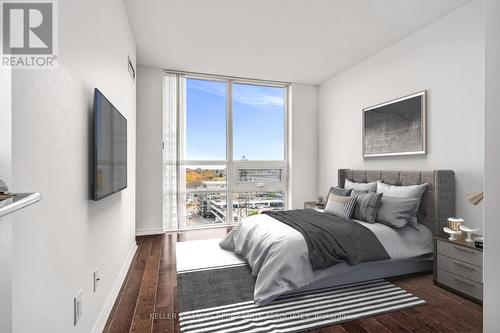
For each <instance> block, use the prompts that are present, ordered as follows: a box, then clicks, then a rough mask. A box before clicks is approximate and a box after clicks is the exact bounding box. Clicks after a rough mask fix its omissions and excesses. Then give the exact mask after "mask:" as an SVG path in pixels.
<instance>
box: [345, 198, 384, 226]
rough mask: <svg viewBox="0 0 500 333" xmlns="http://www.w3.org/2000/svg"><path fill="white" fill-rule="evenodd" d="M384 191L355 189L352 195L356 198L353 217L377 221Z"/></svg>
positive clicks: (372, 221) (371, 221) (370, 221)
mask: <svg viewBox="0 0 500 333" xmlns="http://www.w3.org/2000/svg"><path fill="white" fill-rule="evenodd" d="M382 195H383V193H374V192H366V191H356V190H353V191H352V193H351V197H353V198H356V206H355V207H354V214H353V218H354V219H356V220H361V221H366V222H369V223H375V220H376V219H377V213H378V210H379V208H380V205H381V203H382Z"/></svg>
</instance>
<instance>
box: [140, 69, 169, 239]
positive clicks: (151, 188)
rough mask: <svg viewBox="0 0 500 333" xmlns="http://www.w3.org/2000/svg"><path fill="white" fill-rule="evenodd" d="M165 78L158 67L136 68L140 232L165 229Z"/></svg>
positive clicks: (148, 232) (154, 231) (142, 233)
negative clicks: (163, 107) (163, 100)
mask: <svg viewBox="0 0 500 333" xmlns="http://www.w3.org/2000/svg"><path fill="white" fill-rule="evenodd" d="M162 78H163V75H162V71H161V69H159V68H150V67H142V66H139V67H138V68H137V162H138V163H137V196H136V198H137V210H136V221H137V222H136V223H137V225H136V232H137V234H138V235H144V234H159V233H162V232H163V216H162V204H163V201H162V198H163V193H162V192H163V188H162V184H163V179H162V177H163V171H162V164H163V162H162V161H163V158H162V156H163V155H162V154H163V150H162V136H163V134H162V133H163V116H162V99H163V95H162Z"/></svg>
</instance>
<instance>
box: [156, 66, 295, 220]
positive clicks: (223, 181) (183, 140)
mask: <svg viewBox="0 0 500 333" xmlns="http://www.w3.org/2000/svg"><path fill="white" fill-rule="evenodd" d="M173 86H174V87H173ZM164 88H165V89H164V91H165V94H164V97H165V98H164V99H165V100H164V106H165V107H164V110H165V111H164V112H165V113H166V114H164V119H174V118H175V119H176V126H175V138H176V145H175V151H176V154H175V158H174V157H173V154H172V152H171V151H165V152H164V165H168V166H172V165H175V166H176V170H175V172H174V170H171V169H168V170H166V168H165V167H164V170H166V172H164V178H166V179H164V201H165V202H164V226H165V229H189V228H200V227H209V226H217V225H222V224H233V223H237V222H239V221H241V219H242V218H245V217H247V216H250V215H255V214H260V213H262V212H263V211H268V210H282V209H284V208H285V207H286V202H287V194H288V193H287V175H288V165H287V135H286V133H287V131H286V129H287V97H288V87H287V86H286V85H269V84H266V83H263V82H257V83H256V82H253V81H252V82H245V81H241V80H233V79H228V78H222V77H212V76H210V77H207V76H203V77H199V76H194V75H193V76H191V75H179V74H167V75H166V79H165V87H164ZM173 100H175V102H174V101H173ZM172 113H175V117H174V116H172V115H171V114H172ZM167 125H168V126H170V127H168V126H167ZM171 125H172V124H171V122H169V123H168V124H166V123H165V121H164V134H165V135H164V136H169V137H172V132H173V131H174V130H173V129H172V128H171ZM171 148H172V145H164V150H168V149H171ZM173 159H175V162H173V161H172V160H173ZM173 173H175V178H176V181H175V184H174V182H173V181H172V174H173ZM173 187H175V192H176V193H175V195H174V194H173ZM174 206H175V207H176V209H175V212H174V211H173V210H174V209H169V207H174ZM174 215H175V216H174Z"/></svg>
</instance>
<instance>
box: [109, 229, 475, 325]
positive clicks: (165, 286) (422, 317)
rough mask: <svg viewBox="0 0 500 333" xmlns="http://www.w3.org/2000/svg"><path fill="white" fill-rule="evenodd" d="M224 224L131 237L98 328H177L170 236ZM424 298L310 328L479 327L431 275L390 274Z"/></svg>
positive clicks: (199, 235)
mask: <svg viewBox="0 0 500 333" xmlns="http://www.w3.org/2000/svg"><path fill="white" fill-rule="evenodd" d="M226 232H227V229H225V228H219V229H205V230H193V231H188V232H179V233H169V234H165V235H157V236H142V237H137V245H138V246H139V249H138V250H137V253H136V254H135V257H134V260H133V262H132V264H131V266H130V269H129V272H128V274H127V277H126V279H125V282H124V284H123V286H122V289H121V291H120V294H119V296H118V298H117V300H116V303H115V305H114V307H113V310H112V312H111V314H110V316H109V318H108V321H107V323H106V327H105V329H104V332H106V333H107V332H114V333H115V332H116V333H123V332H139V333H145V332H179V328H178V320H177V279H176V273H175V242H182V241H188V240H195V239H210V238H219V237H223V236H224V235H225V234H226ZM392 282H394V283H395V284H397V285H398V286H400V287H402V288H404V289H406V290H408V291H410V292H411V293H413V294H415V295H416V296H418V297H420V298H422V299H424V300H426V301H427V302H428V304H426V305H423V306H420V307H417V308H413V309H406V310H403V311H398V312H392V313H388V314H384V315H379V316H374V317H370V318H366V319H361V320H356V321H351V322H346V323H343V324H340V325H335V326H330V327H326V328H321V329H318V330H314V331H312V332H317V333H319V332H321V333H337V332H338V333H340V332H343V333H345V332H361V333H364V332H368V333H370V332H380V333H383V332H397V333H399V332H422V333H426V332H428V333H431V332H481V331H482V310H483V309H482V306H481V305H479V304H476V303H473V302H471V301H469V300H467V299H464V298H462V297H460V296H457V295H455V294H453V293H451V292H449V291H447V290H444V289H442V288H439V287H436V286H434V284H433V283H432V275H420V276H415V277H408V278H396V279H392Z"/></svg>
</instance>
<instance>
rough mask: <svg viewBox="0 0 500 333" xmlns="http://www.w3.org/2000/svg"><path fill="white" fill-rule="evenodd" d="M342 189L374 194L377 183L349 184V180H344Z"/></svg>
mask: <svg viewBox="0 0 500 333" xmlns="http://www.w3.org/2000/svg"><path fill="white" fill-rule="evenodd" d="M344 188H345V189H346V190H356V191H368V192H376V191H377V182H371V183H355V182H351V181H350V180H349V179H346V180H345V185H344Z"/></svg>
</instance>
